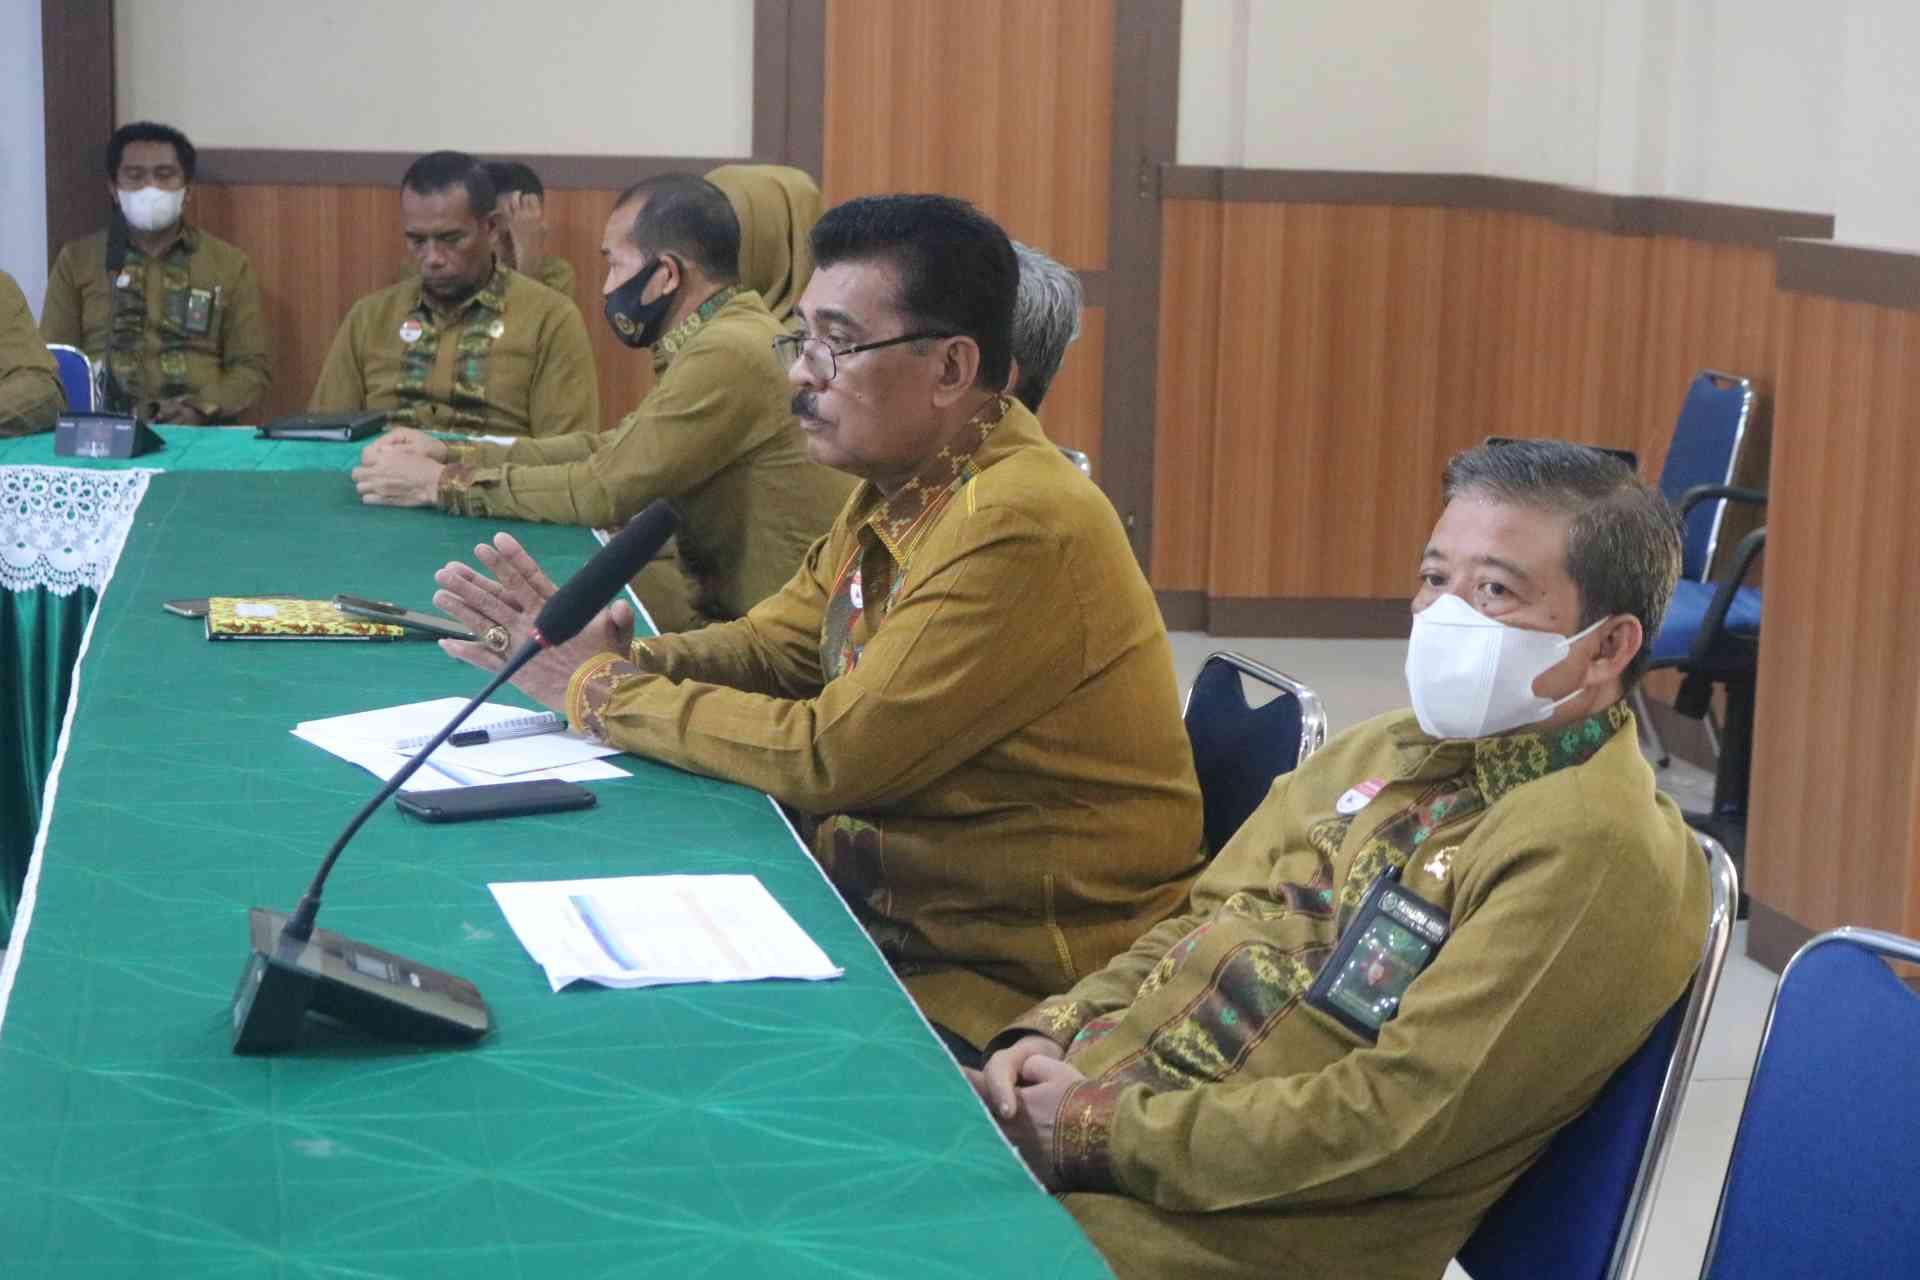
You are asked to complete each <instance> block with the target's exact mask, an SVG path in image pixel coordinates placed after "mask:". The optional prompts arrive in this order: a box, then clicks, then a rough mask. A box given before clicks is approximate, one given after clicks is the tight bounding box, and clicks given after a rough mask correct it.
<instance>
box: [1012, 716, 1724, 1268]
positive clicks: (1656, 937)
mask: <svg viewBox="0 0 1920 1280" xmlns="http://www.w3.org/2000/svg"><path fill="white" fill-rule="evenodd" d="M1372 780H1378V781H1380V782H1382V783H1384V785H1383V786H1382V787H1381V789H1380V790H1379V792H1378V793H1377V794H1376V795H1374V796H1373V798H1372V800H1371V801H1367V802H1365V804H1364V807H1363V808H1361V809H1360V810H1359V811H1358V812H1357V813H1354V814H1351V815H1343V814H1341V813H1340V812H1339V807H1340V806H1339V802H1340V800H1341V798H1342V795H1343V793H1346V792H1347V789H1348V788H1352V787H1355V786H1356V784H1360V783H1363V782H1368V781H1372ZM1361 798H1362V799H1364V797H1361ZM1349 807H1351V806H1349ZM1138 834H1140V835H1143V836H1144V835H1146V834H1147V833H1146V831H1145V830H1144V829H1143V830H1142V831H1141V832H1140V833H1138ZM1390 866H1397V867H1400V868H1402V872H1401V886H1402V888H1404V889H1405V890H1407V891H1410V892H1411V893H1413V894H1416V895H1418V896H1419V897H1421V898H1423V899H1425V900H1426V901H1427V902H1429V903H1432V904H1433V905H1434V906H1436V907H1438V908H1440V910H1442V911H1443V912H1445V913H1446V914H1447V915H1448V916H1449V917H1450V921H1451V924H1450V929H1451V936H1449V937H1448V938H1447V939H1446V940H1445V941H1444V943H1442V945H1441V947H1440V949H1439V951H1438V952H1437V953H1436V954H1435V955H1434V957H1433V959H1432V961H1431V963H1430V965H1429V966H1428V967H1427V968H1426V969H1425V971H1424V972H1422V973H1420V975H1419V976H1418V977H1416V978H1414V980H1413V982H1412V985H1411V986H1410V987H1407V988H1406V990H1405V992H1404V995H1403V996H1402V997H1401V999H1400V1002H1399V1006H1398V1012H1397V1013H1396V1014H1394V1015H1393V1016H1392V1017H1391V1018H1390V1019H1389V1020H1388V1021H1386V1022H1385V1024H1384V1025H1383V1026H1382V1027H1381V1028H1380V1030H1379V1033H1378V1040H1377V1042H1376V1041H1373V1040H1371V1039H1369V1038H1368V1037H1366V1036H1364V1035H1361V1034H1359V1033H1356V1032H1355V1031H1353V1030H1350V1029H1349V1028H1348V1027H1347V1026H1346V1025H1345V1024H1343V1023H1342V1022H1341V1021H1340V1020H1338V1019H1336V1018H1335V1017H1333V1016H1331V1015H1330V1014H1328V1013H1327V1012H1325V1011H1324V1010H1323V1009H1322V1008H1320V1007H1318V1006H1317V1005H1316V1004H1313V1003H1310V1002H1308V1001H1307V1000H1305V999H1303V997H1304V996H1305V994H1306V993H1307V991H1308V988H1309V987H1310V985H1311V984H1312V982H1313V980H1314V977H1315V975H1316V974H1317V973H1318V971H1319V969H1320V967H1321V966H1322V965H1323V964H1324V963H1326V961H1327V959H1328V955H1329V952H1330V951H1331V949H1332V948H1333V947H1334V945H1335V943H1336V941H1337V940H1338V939H1339V937H1340V936H1341V934H1342V933H1343V932H1344V930H1345V928H1346V926H1347V924H1348V923H1349V922H1350V920H1351V919H1352V918H1353V916H1354V914H1355V911H1356V908H1358V906H1359V904H1360V901H1361V898H1362V897H1363V896H1364V895H1365V893H1366V891H1367V889H1368V888H1369V886H1371V885H1372V884H1373V882H1374V881H1375V879H1376V878H1377V877H1378V876H1379V875H1380V873H1381V872H1382V870H1384V869H1385V868H1387V867H1390ZM1708 898H1709V894H1708V886H1707V867H1706V860H1705V859H1704V857H1703V856H1702V855H1701V852H1700V849H1699V847H1698V845H1696V844H1695V842H1694V840H1693V838H1692V836H1691V835H1690V834H1689V832H1688V831H1687V828H1686V826H1685V825H1684V823H1683V822H1682V820H1681V817H1680V814H1679V812H1678V811H1677V810H1676V809H1675V808H1674V806H1673V802H1672V801H1670V800H1669V799H1668V798H1667V797H1666V796H1663V795H1659V794H1658V793H1657V792H1656V791H1655V790H1654V779H1653V774H1652V771H1651V770H1650V769H1649V768H1648V767H1647V764H1646V761H1645V760H1644V759H1642V758H1641V755H1640V750H1639V744H1638V742H1637V741H1636V738H1635V732H1634V726H1633V716H1632V714H1631V713H1629V712H1628V711H1627V710H1626V709H1625V707H1624V705H1623V704H1615V705H1614V706H1612V707H1610V708H1608V709H1607V710H1606V711H1605V712H1604V713H1602V714H1600V715H1596V716H1593V717H1590V718H1588V719H1587V720H1585V721H1583V722H1581V723H1580V724H1577V725H1575V726H1572V727H1571V728H1568V729H1564V730H1561V731H1559V732H1557V733H1554V734H1552V735H1550V736H1543V735H1539V734H1531V733H1515V734H1507V735H1503V736H1499V737H1494V738H1485V739H1481V740H1479V741H1477V742H1475V741H1464V742H1462V741H1447V742H1441V741H1436V740H1434V739H1432V738H1429V737H1427V736H1426V735H1425V734H1423V733H1422V732H1421V731H1420V729H1419V726H1418V725H1417V724H1416V723H1415V722H1414V718H1413V716H1412V715H1411V714H1410V713H1408V712H1399V713H1396V714H1394V715H1390V716H1383V717H1381V718H1379V719H1376V720H1373V721H1370V722H1368V723H1367V724H1363V725H1360V726H1359V727H1357V728H1355V729H1353V730H1352V731H1351V732H1349V733H1346V734H1343V735H1341V736H1340V737H1339V738H1337V739H1336V740H1335V741H1334V742H1332V743H1330V744H1329V745H1328V746H1327V747H1326V748H1324V749H1323V750H1321V751H1320V752H1318V753H1316V754H1315V755H1314V756H1313V757H1312V758H1311V759H1309V760H1308V761H1307V762H1306V763H1305V764H1303V765H1301V766H1300V768H1299V769H1298V770H1296V771H1295V772H1294V773H1292V774H1289V775H1286V776H1284V777H1282V778H1280V779H1279V780H1278V781H1277V782H1276V783H1275V784H1274V787H1273V790H1272V791H1271V792H1270V793H1269V795H1268V797H1267V799H1266V800H1265V802H1263V803H1262V804H1261V806H1260V808H1259V809H1258V810H1256V811H1255V813H1254V814H1253V816H1252V817H1251V818H1249V819H1248V821H1247V823H1246V825H1245V826H1243V827H1242V828H1241V830H1240V831H1239V832H1238V834H1236V835H1235V836H1234V838H1233V839H1232V840H1231V841H1229V842H1228V844H1227V846H1226V848H1225V849H1223V850H1221V852H1220V855H1219V857H1218V859H1217V860H1216V861H1215V862H1214V864H1213V866H1212V867H1210V868H1209V869H1208V871H1207V872H1206V874H1205V875H1203V876H1202V877H1201V878H1200V880H1199V882H1198V883H1197V884H1196V885H1195V886H1194V890H1193V902H1192V905H1191V907H1190V908H1189V910H1188V913H1187V914H1185V915H1183V916H1181V917H1179V918H1177V919H1174V920H1169V921H1167V922H1166V923H1164V924H1162V925H1160V926H1159V927H1158V928H1156V929H1155V930H1154V931H1153V932H1152V933H1149V934H1148V935H1146V936H1145V937H1143V938H1141V939H1140V941H1139V942H1138V943H1137V944H1136V945H1135V946H1134V947H1133V948H1132V950H1130V951H1128V952H1127V953H1126V954H1125V955H1123V956H1121V957H1120V958H1119V959H1117V960H1115V961H1114V962H1113V963H1112V964H1111V965H1109V966H1108V967H1107V968H1106V969H1105V970H1103V971H1102V972H1100V973H1098V974H1095V975H1094V976H1093V977H1091V978H1089V979H1087V980H1086V981H1085V982H1083V983H1081V984H1080V985H1079V986H1077V987H1075V988H1074V989H1073V990H1072V991H1071V992H1069V993H1068V994H1067V995H1065V996H1063V997H1060V998H1058V999H1055V1000H1050V1001H1047V1002H1045V1003H1043V1004H1041V1005H1040V1006H1039V1007H1038V1008H1037V1009H1035V1010H1033V1011H1031V1012H1030V1013H1029V1014H1028V1015H1027V1016H1025V1017H1023V1018H1021V1019H1020V1020H1019V1021H1018V1022H1017V1023H1016V1024H1015V1027H1014V1028H1012V1029H1010V1030H1009V1031H1008V1032H1006V1033H1003V1035H1002V1036H998V1037H995V1045H996V1047H997V1046H998V1045H999V1044H1002V1043H1005V1042H1007V1041H1010V1040H1011V1039H1013V1038H1014V1036H1015V1035H1016V1034H1017V1033H1019V1032H1021V1031H1039V1032H1041V1033H1042V1034H1045V1035H1047V1036H1049V1037H1050V1038H1052V1039H1053V1040H1054V1041H1055V1043H1057V1044H1059V1045H1061V1046H1062V1047H1063V1048H1065V1049H1067V1061H1068V1062H1070V1063H1071V1064H1072V1065H1074V1066H1075V1067H1078V1068H1079V1069H1080V1070H1081V1071H1082V1072H1084V1073H1085V1074H1086V1075H1087V1077H1088V1079H1087V1080H1086V1082H1084V1083H1081V1084H1077V1085H1075V1086H1074V1087H1073V1088H1072V1089H1071V1090H1070V1091H1069V1092H1068V1093H1067V1094H1066V1095H1065V1097H1064V1098H1063V1099H1062V1100H1061V1104H1060V1108H1059V1110H1058V1111H1057V1112H1056V1114H1055V1126H1056V1128H1055V1152H1056V1155H1057V1157H1058V1159H1059V1161H1060V1164H1061V1169H1062V1174H1063V1178H1064V1180H1065V1182H1066V1185H1067V1186H1068V1187H1069V1188H1073V1189H1075V1193H1074V1194H1070V1195H1068V1196H1067V1197H1066V1205H1067V1208H1068V1209H1069V1210H1071V1211H1072V1212H1073V1213H1074V1215H1075V1216H1076V1217H1077V1218H1078V1219H1079V1220H1080V1222H1081V1225H1082V1226H1084V1227H1085V1228H1086V1229H1087V1231H1088V1234H1089V1235H1091V1236H1092V1238H1093V1240H1094V1242H1095V1243H1096V1244H1098V1245H1099V1246H1100V1247H1101V1249H1102V1251H1103V1252H1104V1253H1105V1254H1106V1256H1107V1258H1108V1260H1109V1261H1110V1262H1111V1263H1112V1264H1113V1265H1114V1266H1115V1268H1116V1269H1117V1270H1118V1271H1119V1272H1120V1274H1121V1275H1123V1276H1134V1275H1139V1276H1177V1277H1181V1280H1186V1277H1211V1276H1254V1275H1260V1276H1267V1275H1273V1274H1284V1275H1287V1276H1290V1277H1301V1278H1303V1280H1304V1278H1308V1277H1345V1276H1366V1277H1370V1278H1377V1280H1398V1278H1404V1280H1435V1278H1436V1277H1438V1276H1439V1275H1440V1274H1441V1273H1442V1272H1443V1271H1445V1270H1446V1266H1447V1260H1448V1259H1449V1258H1450V1257H1452V1256H1453V1255H1454V1253H1455V1252H1456V1251H1457V1250H1458V1249H1459V1247H1460V1245H1461V1244H1462V1243H1463V1242H1464V1241H1465V1240H1466V1238H1467V1236H1468V1234H1469V1233H1470V1232H1471V1231H1472V1229H1473V1227H1474V1226H1475V1224H1476V1223H1477V1222H1478V1221H1479V1219H1480V1217H1481V1215H1482V1214H1483V1213H1484V1212H1485V1211H1486V1209H1487V1208H1488V1207H1489V1206H1490V1205H1491V1204H1492V1203H1493V1202H1494V1201H1495V1200H1496V1199H1498V1198H1499V1196H1500V1195H1501V1194H1502V1193H1503V1192H1505V1191H1506V1189H1507V1188H1508V1187H1509V1186H1510V1185H1511V1184H1512V1183H1513V1181H1514V1179H1515V1178H1517V1177H1518V1176H1519V1175H1520V1173H1521V1172H1522V1171H1523V1170H1524V1169H1525V1168H1526V1167H1527V1166H1528V1165H1529V1164H1531V1163H1532V1162H1533V1160H1534V1159H1535V1157H1537V1156H1538V1155H1539V1154H1540V1152H1541V1151H1542V1150H1543V1149H1544V1148H1545V1146H1546V1144H1547V1142H1548V1140H1549V1139H1551V1138H1552V1137H1553V1135H1554V1133H1555V1132H1556V1131H1557V1130H1558V1129H1559V1128H1560V1126H1562V1125H1563V1124H1565V1123H1566V1122H1567V1121H1568V1120H1570V1119H1572V1118H1573V1117H1574V1116H1575V1115H1576V1114H1578V1113H1579V1112H1580V1111H1581V1110H1583V1109H1584V1108H1585V1107H1586V1106H1587V1105H1588V1104H1589V1103H1590V1102H1591V1101H1592V1100H1593V1098H1594V1095H1595V1094H1596V1093H1598V1091H1599V1089H1600V1087H1601V1086H1602V1085H1603V1084H1605V1083H1606V1081H1607V1079H1608V1078H1609V1077H1610V1076H1611V1075H1612V1073H1613V1071H1614V1070H1615V1068H1617V1067H1618V1066H1619V1065H1620V1064H1621V1063H1622V1062H1624V1061H1625V1060H1626V1059H1627V1057H1628V1056H1629V1055H1630V1054H1631V1053H1632V1052H1633V1051H1634V1049H1636V1048H1637V1047H1638V1046H1639V1045H1640V1042H1641V1041H1642V1040H1644V1039H1645V1038H1646V1035H1647V1033H1648V1032H1649V1031H1650V1030H1651V1029H1652V1027H1653V1025H1654V1023H1655V1022H1657V1021H1658V1020H1659V1019H1660V1017H1661V1015H1662V1014H1664V1013H1665V1012H1666V1011H1667V1009H1668V1008H1669V1007H1670V1006H1671V1005H1672V1003H1673V1002H1674V1000H1675V999H1677V998H1678V997H1679V995H1680V994H1681V992H1682V991H1684V990H1685V988H1686V985H1687V982H1688V979H1689V977H1690V975H1691V974H1692V973H1693V971H1694V969H1695V967H1696V965H1697V964H1698V961H1699V958H1700V950H1701V945H1702V942H1703V940H1704V938H1705V931H1706V918H1707V903H1708ZM1392 959H1393V957H1392V955H1391V954H1389V953H1384V952H1382V953H1379V954H1376V955H1375V956H1374V960H1373V962H1371V963H1377V964H1378V965H1379V966H1380V967H1378V968H1369V969H1366V970H1365V972H1366V973H1367V974H1368V976H1367V978H1366V981H1368V982H1374V981H1378V980H1380V976H1381V975H1382V974H1385V973H1387V972H1390V969H1389V968H1388V966H1389V965H1390V964H1391V962H1392ZM1203 1213H1204V1214H1210V1215H1212V1216H1211V1217H1209V1218H1207V1219H1206V1220H1204V1222H1198V1221H1196V1219H1195V1218H1194V1216H1193V1215H1195V1214H1203ZM1202 1242H1204V1245H1203V1244H1202Z"/></svg>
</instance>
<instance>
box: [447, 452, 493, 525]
mask: <svg viewBox="0 0 1920 1280" xmlns="http://www.w3.org/2000/svg"><path fill="white" fill-rule="evenodd" d="M474 471H475V468H474V466H473V465H472V464H471V463H466V462H448V463H445V464H443V465H442V466H441V468H440V487H439V489H438V490H437V491H436V493H435V497H436V498H437V499H438V502H439V506H440V509H441V510H442V511H445V512H449V513H451V514H453V515H456V516H474V515H483V514H485V513H484V512H480V511H476V510H473V509H472V508H473V506H474V505H475V504H473V503H471V502H470V501H469V498H470V496H471V494H472V492H473V481H474Z"/></svg>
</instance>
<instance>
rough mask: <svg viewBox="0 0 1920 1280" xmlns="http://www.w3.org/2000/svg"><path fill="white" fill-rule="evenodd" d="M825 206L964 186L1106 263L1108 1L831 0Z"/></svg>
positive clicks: (1022, 224)
mask: <svg viewBox="0 0 1920 1280" xmlns="http://www.w3.org/2000/svg"><path fill="white" fill-rule="evenodd" d="M825 88H826V93H825V98H826V101H825V116H826V148H825V154H826V161H825V165H824V168H825V175H824V178H823V181H822V183H821V185H822V187H823V189H824V190H825V192H826V196H827V202H828V204H830V205H831V204H835V203H838V202H839V201H842V200H845V199H848V198H850V197H852V196H857V195H866V194H869V193H872V192H881V191H940V192H946V193H949V194H952V195H958V196H965V197H966V198H968V199H970V200H972V201H973V202H974V203H976V204H978V205H979V206H980V207H981V208H982V209H984V210H986V211H987V212H988V213H989V214H991V215H992V216H993V217H994V218H996V219H998V220H999V221H1000V223H1001V225H1003V226H1004V227H1006V229H1007V231H1008V233H1009V234H1010V235H1013V236H1015V237H1016V238H1018V239H1021V240H1024V241H1026V242H1028V243H1029V244H1032V245H1034V246H1035V247H1036V248H1039V249H1042V250H1044V251H1045V252H1047V253H1049V254H1051V255H1052V256H1054V257H1055V258H1058V259H1059V260H1060V261H1062V262H1064V263H1066V264H1067V265H1068V266H1070V267H1073V268H1075V269H1077V270H1083V271H1084V270H1092V269H1097V268H1102V267H1105V266H1106V265H1107V186H1108V174H1109V171H1110V159H1109V155H1110V143H1111V138H1112V133H1113V5H1112V3H1111V0H969V3H966V4H953V3H950V2H948V0H830V2H829V4H828V6H827V55H826V86H825Z"/></svg>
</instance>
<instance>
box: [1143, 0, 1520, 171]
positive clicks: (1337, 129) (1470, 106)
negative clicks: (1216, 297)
mask: <svg viewBox="0 0 1920 1280" xmlns="http://www.w3.org/2000/svg"><path fill="white" fill-rule="evenodd" d="M1489 3H1490V0H1368V3H1365V4H1322V3H1291V2H1289V3H1280V2H1279V0H1186V3H1185V4H1183V5H1182V6H1181V8H1182V17H1183V25H1182V28H1181V38H1180V52H1181V61H1180V127H1179V136H1178V140H1177V143H1176V156H1177V158H1178V161H1179V163H1181V164H1212V165H1228V166H1234V167H1246V168H1255V169H1400V170H1413V171H1425V172H1443V173H1444V172H1451V173H1471V172H1477V171H1479V170H1480V169H1482V168H1483V167H1484V164H1485V154H1486V133H1487V53H1488V50H1487V37H1488V26H1487V16H1488V6H1489Z"/></svg>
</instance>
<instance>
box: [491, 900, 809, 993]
mask: <svg viewBox="0 0 1920 1280" xmlns="http://www.w3.org/2000/svg"><path fill="white" fill-rule="evenodd" d="M487 888H489V889H491V890H492V891H493V897H494V900H495V901H496V902H498V903H499V904H500V910H501V912H502V913H504V914H505V915H506V917H507V923H508V924H510V925H512V926H513V931H514V933H515V934H516V935H517V936H518V937H519V939H520V944H521V945H522V946H524V947H525V948H526V949H527V951H528V953H529V954H531V955H532V956H533V958H534V960H535V961H536V962H538V963H539V965H540V966H541V967H542V968H544V969H545V970H546V971H547V982H548V983H549V984H550V985H551V986H552V987H553V989H554V990H555V991H558V990H560V988H562V987H564V986H566V985H567V984H568V983H569V982H577V981H579V980H581V979H583V978H584V979H586V980H587V981H589V982H597V983H599V984H601V985H602V986H607V987H654V986H664V985H667V984H669V983H680V982H751V981H754V980H755V979H759V978H802V979H806V980H809V981H817V980H819V979H822V978H837V977H839V976H840V975H841V974H842V973H843V972H845V971H844V970H842V969H840V968H838V967H836V966H835V965H834V963H833V962H832V961H831V960H828V959H827V957H826V954H825V953H824V952H822V951H821V950H820V948H819V947H817V946H815V945H814V942H813V939H811V938H809V937H808V936H807V935H806V933H805V932H803V931H802V930H801V928H800V926H799V925H797V924H795V923H794V922H793V917H792V916H789V915H788V914H787V913H786V912H785V911H784V910H782V909H781V906H780V904H779V903H778V902H775V901H774V900H773V895H772V894H770V893H768V892H767V890H766V886H765V885H763V884H761V883H760V881H759V878H758V877H756V876H619V877H616V878H613V879H606V880H536V881H523V882H519V883H513V884H490V885H488V886H487Z"/></svg>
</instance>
